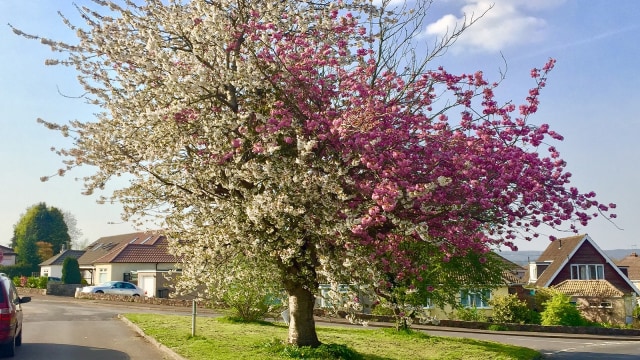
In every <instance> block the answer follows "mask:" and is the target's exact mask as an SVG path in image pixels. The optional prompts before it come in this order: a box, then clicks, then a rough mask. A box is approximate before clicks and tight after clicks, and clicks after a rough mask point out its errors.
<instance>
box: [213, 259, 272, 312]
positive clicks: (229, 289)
mask: <svg viewBox="0 0 640 360" xmlns="http://www.w3.org/2000/svg"><path fill="white" fill-rule="evenodd" d="M236 266H237V268H236V270H237V271H235V274H234V276H233V277H229V278H227V279H225V282H224V283H222V284H219V285H218V288H217V289H212V292H214V291H215V292H214V293H215V294H216V295H217V299H216V300H222V302H223V303H224V304H225V305H227V306H229V307H230V308H231V310H232V312H233V313H234V315H235V316H237V317H239V318H241V319H243V320H245V321H256V320H262V319H264V318H265V317H266V316H267V314H269V313H272V312H280V311H281V309H282V307H283V300H282V298H283V296H282V295H281V290H279V289H280V288H279V283H278V282H277V279H275V278H274V274H277V272H276V271H274V269H271V268H269V267H268V265H263V264H258V263H255V262H253V261H252V260H250V259H247V258H245V257H243V256H238V258H237V259H236Z"/></svg>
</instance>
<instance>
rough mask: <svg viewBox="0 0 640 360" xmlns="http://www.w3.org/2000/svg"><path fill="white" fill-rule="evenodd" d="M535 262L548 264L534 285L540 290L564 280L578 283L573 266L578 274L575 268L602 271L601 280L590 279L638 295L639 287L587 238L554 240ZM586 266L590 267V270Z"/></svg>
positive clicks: (584, 236) (585, 236) (582, 236)
mask: <svg viewBox="0 0 640 360" xmlns="http://www.w3.org/2000/svg"><path fill="white" fill-rule="evenodd" d="M538 262H550V263H549V266H548V267H547V268H546V269H545V270H544V271H543V273H542V274H539V276H538V280H537V281H536V285H537V286H540V287H551V286H556V285H559V284H560V283H562V282H563V281H565V280H577V279H573V278H572V267H574V266H575V268H574V269H573V271H578V267H579V266H580V265H583V266H584V268H585V269H586V268H589V270H591V269H593V271H596V272H599V271H600V270H602V275H603V278H602V279H591V280H606V281H608V282H609V283H611V285H613V286H614V287H615V288H617V289H619V290H620V291H622V292H624V293H630V292H634V293H636V294H640V291H639V290H638V288H637V287H636V286H635V285H633V283H631V282H630V281H629V279H628V278H627V277H626V276H625V275H624V274H623V273H622V271H620V269H619V268H618V267H617V266H616V265H615V264H614V263H613V262H612V261H611V259H610V258H609V257H608V256H607V255H606V254H605V253H604V252H603V251H602V250H601V249H600V248H599V247H598V245H597V244H596V243H595V242H594V241H593V240H592V239H591V238H590V237H589V235H579V236H573V237H569V238H563V239H558V240H555V241H554V242H552V243H551V244H549V246H548V247H547V249H546V250H545V251H544V252H543V253H542V255H540V257H539V258H538ZM589 265H592V266H591V267H589ZM598 276H599V275H598ZM582 280H585V279H582Z"/></svg>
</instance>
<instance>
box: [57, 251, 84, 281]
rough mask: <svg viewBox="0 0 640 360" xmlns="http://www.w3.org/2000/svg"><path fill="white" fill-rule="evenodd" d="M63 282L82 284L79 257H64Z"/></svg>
mask: <svg viewBox="0 0 640 360" xmlns="http://www.w3.org/2000/svg"><path fill="white" fill-rule="evenodd" d="M62 282H63V283H64V284H80V283H81V282H82V274H81V273H80V265H79V264H78V259H75V258H72V257H67V258H65V259H64V262H63V263H62Z"/></svg>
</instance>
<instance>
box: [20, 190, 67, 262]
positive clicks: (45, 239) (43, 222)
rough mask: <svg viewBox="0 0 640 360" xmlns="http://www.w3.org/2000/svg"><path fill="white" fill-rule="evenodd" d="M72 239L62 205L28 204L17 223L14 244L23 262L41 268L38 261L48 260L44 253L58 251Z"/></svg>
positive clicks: (55, 252)
mask: <svg viewBox="0 0 640 360" xmlns="http://www.w3.org/2000/svg"><path fill="white" fill-rule="evenodd" d="M69 241H70V238H69V234H68V233H67V225H66V223H65V222H64V217H63V215H62V212H61V211H60V209H58V208H56V207H53V206H51V207H48V206H47V204H45V203H39V204H36V205H34V206H32V207H30V208H28V209H27V211H26V212H25V214H24V215H22V217H21V218H20V219H19V220H18V222H17V223H16V225H15V226H14V228H13V237H12V238H11V246H12V247H13V248H14V250H15V252H16V254H18V263H19V264H23V265H31V266H33V267H34V268H36V269H37V267H38V264H40V263H41V262H42V261H44V260H46V259H43V258H42V256H41V254H44V256H46V254H57V253H59V252H60V250H61V249H62V247H63V246H68V245H69ZM38 243H40V244H38ZM48 244H50V245H48Z"/></svg>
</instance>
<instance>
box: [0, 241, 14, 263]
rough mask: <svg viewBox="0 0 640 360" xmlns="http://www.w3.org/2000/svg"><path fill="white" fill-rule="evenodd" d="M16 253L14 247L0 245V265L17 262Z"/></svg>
mask: <svg viewBox="0 0 640 360" xmlns="http://www.w3.org/2000/svg"><path fill="white" fill-rule="evenodd" d="M16 255H17V254H16V253H15V251H13V249H12V248H10V247H7V246H3V245H0V265H3V266H11V265H15V264H16Z"/></svg>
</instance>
